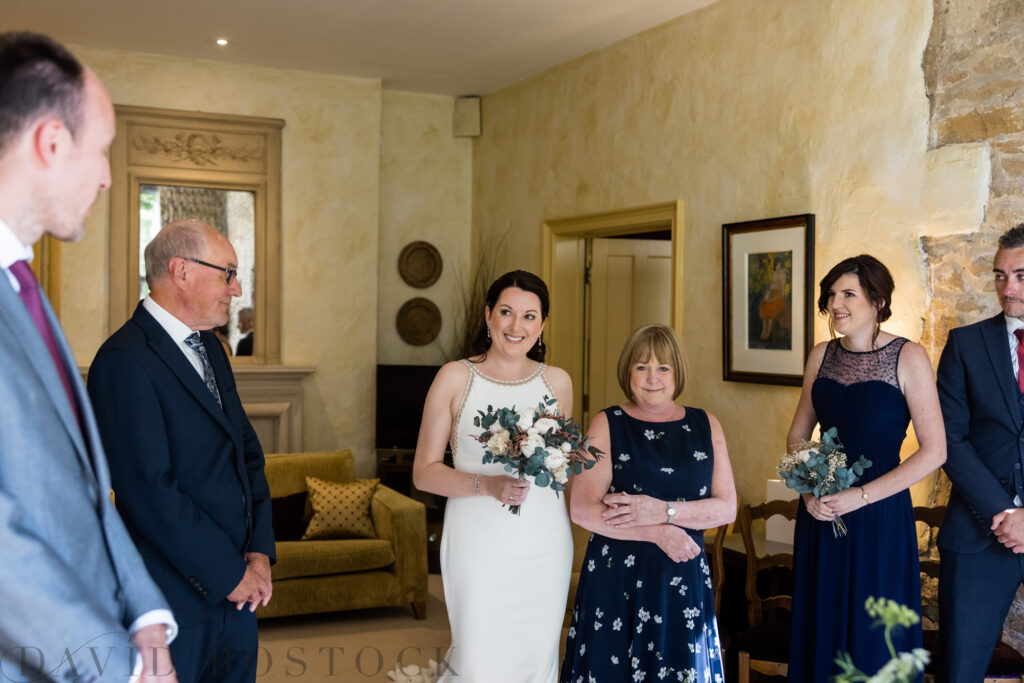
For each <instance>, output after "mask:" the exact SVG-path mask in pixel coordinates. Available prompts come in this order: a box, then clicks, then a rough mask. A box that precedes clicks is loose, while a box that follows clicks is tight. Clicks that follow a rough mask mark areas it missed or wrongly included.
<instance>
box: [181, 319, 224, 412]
mask: <svg viewBox="0 0 1024 683" xmlns="http://www.w3.org/2000/svg"><path fill="white" fill-rule="evenodd" d="M185 343H186V344H188V347H189V348H190V349H192V350H193V351H195V352H196V353H198V354H199V361H200V362H201V363H202V364H203V381H204V382H206V388H207V389H209V390H210V393H211V394H213V397H214V398H215V399H217V405H219V406H220V407H221V408H223V407H224V406H223V405H222V404H221V402H220V391H218V390H217V378H216V377H214V376H213V366H212V365H210V357H209V356H207V355H206V347H205V346H203V342H202V340H201V339H200V338H199V333H198V332H193V333H192V334H190V335H188V336H187V337H185Z"/></svg>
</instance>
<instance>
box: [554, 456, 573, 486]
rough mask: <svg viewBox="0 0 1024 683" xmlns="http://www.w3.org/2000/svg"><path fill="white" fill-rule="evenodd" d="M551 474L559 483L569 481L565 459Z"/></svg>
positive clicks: (567, 464) (567, 463) (567, 465)
mask: <svg viewBox="0 0 1024 683" xmlns="http://www.w3.org/2000/svg"><path fill="white" fill-rule="evenodd" d="M552 474H554V475H555V481H557V482H558V483H559V484H564V483H565V482H567V481H569V462H568V461H566V462H564V463H562V466H561V467H559V468H558V469H557V470H556V471H555V472H553V473H552Z"/></svg>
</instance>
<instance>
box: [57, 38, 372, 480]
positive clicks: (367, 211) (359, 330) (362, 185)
mask: <svg viewBox="0 0 1024 683" xmlns="http://www.w3.org/2000/svg"><path fill="white" fill-rule="evenodd" d="M75 53H76V54H77V55H78V56H79V57H80V58H81V59H82V60H83V61H84V62H85V63H86V64H88V65H90V66H91V67H92V68H93V69H94V70H95V71H96V72H97V74H99V76H100V78H101V79H102V80H103V82H104V84H105V85H106V87H107V89H108V90H109V92H110V95H111V98H112V99H113V101H114V102H115V103H118V104H130V105H144V106H151V107H168V108H174V109H185V110H198V111H207V112H219V113H228V114H244V115H250V116H266V117H275V118H281V119H284V120H285V122H286V125H285V128H284V131H283V168H282V171H283V173H282V186H283V187H282V190H283V193H282V195H283V196H282V204H283V210H282V233H283V237H282V245H281V250H282V251H281V257H282V260H283V282H284V284H283V287H284V292H283V311H284V312H283V320H282V323H283V325H282V337H283V338H282V355H283V362H284V363H285V364H295V365H307V364H308V365H314V366H316V368H317V370H316V374H315V375H314V376H313V378H312V379H311V380H309V381H307V383H306V386H305V406H304V409H305V414H304V425H303V429H304V437H305V443H304V445H305V447H306V448H307V449H309V450H321V449H333V448H338V447H347V448H351V449H352V450H353V452H354V453H355V454H356V458H357V468H358V471H359V474H360V475H363V476H365V475H367V474H370V473H372V472H373V469H374V460H373V454H372V448H373V412H374V398H373V397H374V364H375V363H376V355H377V354H376V343H377V249H378V235H377V229H378V213H379V189H380V173H379V159H380V157H379V139H380V132H381V120H380V117H381V86H380V83H379V82H378V81H373V80H366V79H358V78H344V77H338V76H329V75H323V74H315V73H307V72H300V71H289V70H281V69H270V68H264V67H255V66H245V65H237V64H227V63H221V62H211V61H198V60H186V59H178V58H172V57H164V56H159V55H150V54H139V53H126V52H121V51H112V50H96V49H88V48H76V49H75ZM107 215H108V207H107V197H106V195H104V197H102V198H101V200H100V202H99V203H98V205H97V207H96V209H94V211H93V216H92V217H91V219H90V221H89V225H88V229H87V233H86V236H85V238H84V239H83V240H82V242H81V243H79V244H75V245H68V246H65V247H64V250H63V252H62V257H63V273H62V275H63V282H62V292H61V294H62V297H63V322H64V326H65V329H66V330H67V331H68V335H69V338H70V339H71V343H72V347H73V349H74V352H75V356H76V358H77V360H78V362H79V363H80V364H83V365H85V364H88V363H90V362H91V361H92V357H93V355H94V354H95V352H96V349H97V348H98V347H99V345H100V344H101V343H102V342H103V340H104V339H105V338H106V336H107V334H108V330H106V312H105V308H104V307H105V303H104V302H106V300H107V282H106V272H107V223H108V220H107Z"/></svg>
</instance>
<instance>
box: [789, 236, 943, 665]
mask: <svg viewBox="0 0 1024 683" xmlns="http://www.w3.org/2000/svg"><path fill="white" fill-rule="evenodd" d="M820 286H821V291H820V296H819V298H818V311H819V312H820V313H823V314H827V315H828V316H829V329H830V330H831V331H832V332H833V339H832V340H831V341H828V342H823V343H821V344H818V345H817V346H815V347H814V350H813V351H812V352H811V355H810V358H809V359H808V361H807V369H806V371H805V372H804V383H803V391H802V393H801V394H800V402H799V405H798V406H797V410H796V414H795V415H794V416H793V424H792V426H791V427H790V430H789V436H788V438H787V441H788V444H789V446H790V447H792V446H793V445H794V444H796V443H797V442H799V441H802V440H805V439H809V438H810V436H811V431H812V430H813V428H814V425H815V424H816V423H818V424H820V425H821V430H822V431H825V430H827V429H829V428H831V427H835V428H836V429H837V430H838V432H839V440H840V441H841V442H842V443H843V445H844V446H845V451H846V454H847V458H848V461H853V460H855V459H856V458H858V457H859V456H861V455H864V456H865V457H867V459H868V460H870V461H871V462H872V466H871V467H870V468H869V469H867V470H866V471H865V473H864V476H863V477H861V478H860V480H858V481H857V482H856V485H855V486H853V487H852V488H850V489H847V490H845V491H841V492H840V493H837V494H835V495H830V496H823V497H822V498H820V499H818V498H814V497H813V496H812V495H811V494H803V495H802V498H801V502H800V504H799V510H798V513H797V520H796V533H795V537H794V540H793V546H794V549H793V552H794V573H795V576H794V588H793V627H792V637H791V639H790V656H789V680H790V681H792V682H795V683H799V682H801V681H807V682H808V683H819V682H821V681H827V680H829V678H830V677H831V676H833V675H835V674H836V673H838V668H837V667H836V665H835V663H834V660H835V658H836V655H837V652H849V653H850V655H851V656H852V658H853V662H854V664H855V665H856V666H857V667H858V668H859V669H860V670H861V671H863V672H865V673H867V674H868V675H872V674H874V673H875V672H876V671H878V669H880V668H881V667H882V666H883V665H884V664H885V663H886V662H887V661H889V658H890V654H889V650H888V648H887V647H886V645H885V640H884V637H883V631H882V628H881V627H877V628H874V627H873V619H871V618H870V617H869V616H868V614H867V612H866V611H865V609H864V602H865V600H867V598H868V597H876V598H889V599H892V600H895V601H897V602H899V603H902V604H904V605H906V606H908V607H911V608H912V609H914V610H915V611H916V612H917V613H918V614H920V612H921V577H920V572H919V567H918V554H917V533H916V530H915V526H914V515H913V507H912V503H911V501H910V491H909V487H910V485H911V484H913V483H915V482H916V481H918V480H920V479H921V478H922V477H924V476H926V475H927V474H929V473H930V472H932V471H933V470H935V469H936V468H938V467H939V466H940V465H942V463H943V462H944V461H945V459H946V441H945V431H944V429H943V423H942V415H941V413H940V410H939V400H938V395H937V393H936V390H935V378H934V375H933V373H932V366H931V363H930V362H929V360H928V354H927V353H926V352H925V350H924V349H923V348H922V347H921V346H920V345H918V344H915V343H913V342H910V341H908V340H906V339H903V338H902V337H896V336H894V335H892V334H889V333H888V332H883V331H882V330H881V329H880V327H879V323H881V322H884V321H885V320H887V319H888V318H889V316H890V315H891V309H890V304H891V302H892V290H893V281H892V276H891V275H890V274H889V271H888V269H887V268H886V267H885V266H884V265H883V264H882V263H881V262H879V261H878V260H877V259H875V258H874V257H872V256H868V255H861V256H855V257H852V258H848V259H846V260H844V261H842V262H841V263H839V264H838V265H836V266H835V267H834V268H832V270H830V271H829V273H828V274H827V275H826V276H825V278H824V279H822V281H821V283H820ZM836 332H838V333H839V334H841V335H842V336H841V337H839V338H835V333H836ZM910 420H913V422H914V428H915V432H916V433H917V436H918V440H919V443H920V448H919V449H918V450H917V451H916V452H915V453H914V454H913V455H911V456H910V457H908V458H907V459H906V460H904V461H903V462H902V463H901V462H900V446H901V444H902V443H903V439H904V437H905V436H906V431H907V425H908V424H909V422H910ZM834 515H842V518H843V520H844V522H845V523H846V526H847V528H848V529H849V533H848V534H847V535H846V536H841V535H840V536H838V537H836V536H835V535H834V533H833V530H832V524H831V523H830V522H831V520H832V518H833V516H834ZM893 645H894V646H895V648H896V651H897V652H906V651H909V650H911V649H913V648H916V647H921V627H920V624H918V625H917V626H916V627H914V628H909V629H904V630H902V631H896V632H894V637H893Z"/></svg>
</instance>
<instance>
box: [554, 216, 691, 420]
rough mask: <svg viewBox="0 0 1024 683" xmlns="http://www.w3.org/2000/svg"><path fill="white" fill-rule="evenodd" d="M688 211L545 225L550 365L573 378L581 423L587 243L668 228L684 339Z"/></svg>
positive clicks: (675, 310) (676, 318)
mask: <svg viewBox="0 0 1024 683" xmlns="http://www.w3.org/2000/svg"><path fill="white" fill-rule="evenodd" d="M683 209H684V207H683V202H681V201H675V202H666V203H664V204H653V205H650V206H644V207H639V208H633V209H624V210H622V211H607V212H603V213H596V214H589V215H585V216H573V217H570V218H560V219H552V220H546V221H544V223H543V224H542V227H541V276H542V277H543V278H544V281H545V282H546V283H547V285H548V295H549V298H550V303H551V307H550V311H549V316H550V320H549V322H548V324H547V325H545V328H544V336H545V337H546V339H547V343H548V344H549V345H550V347H549V348H550V349H551V354H550V356H549V358H548V362H550V363H551V364H552V365H556V366H558V367H560V368H563V369H564V370H565V371H566V372H568V373H569V376H570V377H572V378H573V414H574V415H575V416H576V418H577V419H579V416H580V415H582V412H583V372H584V366H583V350H584V334H585V330H584V329H583V313H584V311H583V287H584V283H583V276H584V268H585V264H584V242H585V240H587V239H588V238H592V237H610V236H613V235H630V234H633V233H639V232H649V231H652V230H668V231H669V232H670V233H671V234H672V291H671V304H670V311H671V320H672V322H671V325H672V329H673V330H675V333H676V336H677V337H679V338H682V332H683V273H682V258H683V236H684V234H685V231H684V227H685V225H684V218H683ZM591 409H592V410H594V409H595V407H594V406H591ZM596 409H599V408H596Z"/></svg>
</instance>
